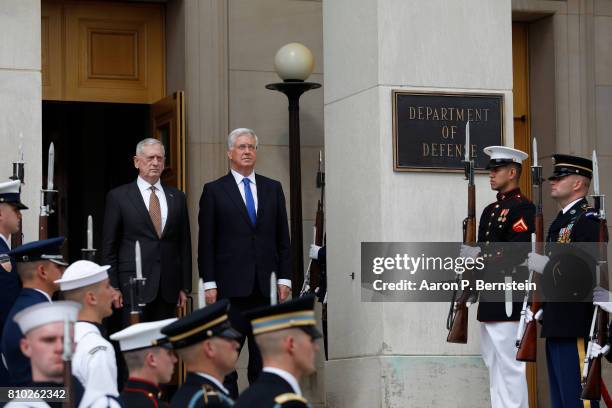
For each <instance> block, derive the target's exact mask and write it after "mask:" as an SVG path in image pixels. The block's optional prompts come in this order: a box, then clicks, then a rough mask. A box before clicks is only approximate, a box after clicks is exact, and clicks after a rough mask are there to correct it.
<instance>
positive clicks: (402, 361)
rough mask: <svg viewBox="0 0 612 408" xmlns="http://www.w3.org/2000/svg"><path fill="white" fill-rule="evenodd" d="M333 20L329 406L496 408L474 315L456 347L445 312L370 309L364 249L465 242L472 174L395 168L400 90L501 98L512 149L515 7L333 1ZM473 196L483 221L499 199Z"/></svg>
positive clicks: (328, 62) (328, 5)
mask: <svg viewBox="0 0 612 408" xmlns="http://www.w3.org/2000/svg"><path fill="white" fill-rule="evenodd" d="M323 21H324V22H323V27H324V30H323V31H324V50H325V55H324V59H325V67H324V70H325V75H326V90H325V149H326V153H327V155H326V168H327V203H326V204H327V222H328V224H327V242H328V247H329V249H328V270H329V271H330V273H329V274H328V275H329V277H328V279H329V312H328V316H329V335H330V360H329V362H328V363H327V364H326V374H325V378H326V397H327V405H328V406H329V407H351V408H357V407H368V408H372V407H385V408H389V407H406V406H414V407H424V406H453V407H487V406H490V402H489V395H488V394H489V393H488V373H487V370H486V368H485V366H484V363H483V361H482V359H481V357H480V351H479V342H478V337H479V336H478V333H479V326H478V323H477V322H476V321H475V310H472V312H471V318H472V320H471V321H470V333H469V336H470V338H469V343H468V345H452V344H448V343H446V330H445V319H446V313H447V310H448V304H441V303H438V304H435V303H430V304H409V303H387V304H384V303H364V302H361V295H360V243H361V242H363V241H388V242H390V241H408V242H411V241H412V242H414V241H455V242H457V241H460V240H461V220H462V219H463V218H464V217H465V215H466V205H467V203H466V196H467V194H466V182H465V181H464V180H463V177H462V175H460V174H457V173H427V172H424V173H423V172H408V173H398V172H394V171H393V159H392V157H393V146H392V112H391V92H392V90H393V89H404V90H414V91H419V92H428V91H434V92H440V91H444V92H474V93H488V92H492V93H502V94H504V96H505V98H504V107H505V111H504V118H505V123H504V137H505V143H506V144H507V145H509V146H512V144H513V136H512V135H513V132H512V131H513V128H512V120H510V118H512V55H511V52H512V39H511V34H512V33H511V21H512V17H511V2H510V0H496V1H490V0H466V1H460V2H456V1H446V0H430V1H426V2H425V1H421V0H333V1H327V2H324V3H323ZM476 188H477V209H478V210H479V211H481V210H482V208H483V207H484V206H485V204H486V203H488V202H491V201H493V200H494V194H493V193H492V192H491V190H490V188H489V185H488V180H487V177H486V176H485V175H478V176H477V177H476ZM351 272H354V273H355V279H354V280H353V279H351V277H350V274H351Z"/></svg>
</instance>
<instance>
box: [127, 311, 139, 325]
mask: <svg viewBox="0 0 612 408" xmlns="http://www.w3.org/2000/svg"><path fill="white" fill-rule="evenodd" d="M129 323H130V326H132V325H135V324H138V323H140V312H137V311H131V312H130V317H129Z"/></svg>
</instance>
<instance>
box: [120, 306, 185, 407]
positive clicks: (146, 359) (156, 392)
mask: <svg viewBox="0 0 612 408" xmlns="http://www.w3.org/2000/svg"><path fill="white" fill-rule="evenodd" d="M174 321H176V318H170V319H164V320H157V321H154V322H147V323H138V324H134V325H132V326H130V327H127V328H125V329H123V330H121V331H120V332H117V333H115V334H113V335H111V336H110V338H111V340H114V341H118V342H119V347H120V348H121V352H122V353H123V357H124V358H125V363H126V365H127V367H128V370H129V371H130V377H129V378H128V380H127V383H126V384H125V387H124V388H123V391H122V392H121V396H120V399H121V401H122V402H123V405H124V406H125V407H126V408H144V407H152V408H158V407H162V408H167V407H168V404H167V403H166V402H165V401H162V400H160V399H159V398H160V396H161V389H160V388H159V384H164V383H167V382H169V381H170V379H172V373H173V372H174V365H175V364H176V362H177V358H176V356H175V355H174V352H173V351H172V346H171V345H170V343H169V342H167V338H166V336H164V335H163V334H162V333H161V329H162V328H163V327H165V326H167V325H169V324H170V323H173V322H174Z"/></svg>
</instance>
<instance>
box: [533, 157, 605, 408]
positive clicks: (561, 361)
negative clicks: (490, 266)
mask: <svg viewBox="0 0 612 408" xmlns="http://www.w3.org/2000/svg"><path fill="white" fill-rule="evenodd" d="M553 163H554V170H553V175H552V176H551V177H549V180H551V182H552V183H551V184H552V185H551V195H552V196H553V198H555V199H556V200H557V201H558V202H559V203H560V204H562V203H563V204H562V205H565V207H564V208H563V209H562V210H561V211H559V213H558V214H557V217H556V218H555V219H554V220H553V222H552V224H551V225H550V227H549V229H548V234H547V238H546V241H547V242H549V243H563V244H569V243H572V242H597V241H598V240H599V219H598V216H597V213H596V211H594V210H593V209H592V208H590V207H589V204H588V202H587V200H586V198H585V196H586V194H587V193H588V189H589V184H590V179H591V178H592V176H593V163H592V162H591V160H589V159H585V158H582V157H577V156H569V155H561V154H556V155H554V156H553ZM576 176H578V177H576ZM576 182H581V183H582V184H581V188H580V189H577V190H576V192H575V193H573V195H568V194H569V193H568V194H565V193H563V191H564V190H565V189H564V188H563V187H562V183H576ZM572 198H573V199H572ZM568 200H569V201H570V202H569V203H568V202H567V201H568ZM546 252H547V255H537V254H529V266H530V268H532V269H534V270H535V271H536V272H541V273H542V285H543V288H544V291H546V288H553V289H554V290H556V291H557V292H556V295H559V296H570V294H569V293H565V294H564V293H559V291H560V290H561V291H563V288H564V286H566V285H567V283H568V282H572V286H574V287H573V288H572V292H576V293H577V292H578V291H576V289H577V287H575V284H578V285H579V286H583V287H587V289H586V291H587V292H588V290H589V289H590V288H592V285H593V276H592V273H591V271H590V268H589V266H588V264H587V263H586V262H585V263H584V264H585V266H584V267H582V268H575V267H574V266H575V265H576V263H575V262H573V261H572V259H571V255H568V254H567V253H565V252H564V253H562V254H555V250H554V248H553V246H552V245H548V246H547V249H546ZM549 259H550V260H549ZM570 264H571V266H569V265H570ZM538 265H541V266H538ZM545 294H546V293H545ZM584 294H586V292H585V293H583V295H584ZM541 316H542V329H541V337H543V338H545V339H546V361H547V366H548V382H549V390H550V401H551V404H552V407H553V408H574V407H580V408H583V407H593V408H596V407H598V406H599V403H598V402H597V401H582V400H580V394H581V391H582V387H581V373H582V365H583V361H584V354H585V352H586V345H587V343H588V333H589V329H590V323H591V318H592V316H593V305H592V304H591V303H590V302H572V303H569V302H565V303H564V302H545V303H544V304H543V307H542V314H541Z"/></svg>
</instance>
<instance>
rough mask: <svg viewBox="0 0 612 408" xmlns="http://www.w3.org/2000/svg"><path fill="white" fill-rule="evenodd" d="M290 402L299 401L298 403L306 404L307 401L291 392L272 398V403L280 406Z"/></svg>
mask: <svg viewBox="0 0 612 408" xmlns="http://www.w3.org/2000/svg"><path fill="white" fill-rule="evenodd" d="M291 401H299V402H303V403H304V404H308V401H307V400H306V398H304V397H301V396H299V395H297V394H294V393H291V392H288V393H286V394H281V395H277V396H276V398H274V402H276V403H277V404H280V405H283V404H285V403H287V402H291Z"/></svg>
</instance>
